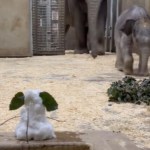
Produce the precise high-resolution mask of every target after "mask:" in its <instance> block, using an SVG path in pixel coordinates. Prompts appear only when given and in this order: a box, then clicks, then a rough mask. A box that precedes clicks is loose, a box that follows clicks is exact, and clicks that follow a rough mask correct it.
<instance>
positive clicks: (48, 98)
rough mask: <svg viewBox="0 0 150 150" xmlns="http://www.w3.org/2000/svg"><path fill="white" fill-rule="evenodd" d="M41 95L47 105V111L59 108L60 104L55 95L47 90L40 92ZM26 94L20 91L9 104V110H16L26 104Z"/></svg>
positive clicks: (43, 102)
mask: <svg viewBox="0 0 150 150" xmlns="http://www.w3.org/2000/svg"><path fill="white" fill-rule="evenodd" d="M39 96H40V97H41V99H42V104H43V105H44V106H45V107H46V110H47V111H53V110H56V109H57V108H58V104H57V102H56V100H55V99H54V97H53V96H52V95H50V94H49V93H47V92H40V93H39ZM24 99H25V96H24V94H23V93H22V92H18V93H17V94H15V96H14V97H13V98H12V100H11V103H10V105H9V110H16V109H18V108H20V107H21V106H23V105H24Z"/></svg>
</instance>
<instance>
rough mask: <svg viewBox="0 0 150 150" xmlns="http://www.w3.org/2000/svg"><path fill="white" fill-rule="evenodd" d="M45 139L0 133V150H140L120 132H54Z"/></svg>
mask: <svg viewBox="0 0 150 150" xmlns="http://www.w3.org/2000/svg"><path fill="white" fill-rule="evenodd" d="M56 135H57V138H56V139H52V140H46V141H29V142H26V141H18V140H16V139H15V136H14V134H13V133H0V150H140V149H139V148H138V147H136V146H135V144H134V143H133V142H132V141H130V140H129V139H128V138H127V137H126V136H125V135H123V134H121V133H114V132H106V131H90V132H85V133H74V132H56Z"/></svg>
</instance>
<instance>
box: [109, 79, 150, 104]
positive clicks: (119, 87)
mask: <svg viewBox="0 0 150 150" xmlns="http://www.w3.org/2000/svg"><path fill="white" fill-rule="evenodd" d="M107 94H108V97H109V101H113V102H131V103H136V104H141V103H145V104H147V105H150V79H144V80H143V81H137V80H136V79H135V78H133V77H128V76H126V77H124V78H123V79H122V80H119V81H117V82H113V83H112V84H111V86H110V88H108V90H107Z"/></svg>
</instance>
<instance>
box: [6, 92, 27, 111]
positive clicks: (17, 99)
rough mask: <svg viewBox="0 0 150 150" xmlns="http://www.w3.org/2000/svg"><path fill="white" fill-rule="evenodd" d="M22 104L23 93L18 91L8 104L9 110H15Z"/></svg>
mask: <svg viewBox="0 0 150 150" xmlns="http://www.w3.org/2000/svg"><path fill="white" fill-rule="evenodd" d="M22 105H24V94H23V93H22V92H18V93H17V94H16V95H15V96H14V97H13V99H12V100H11V103H10V105H9V110H16V109H18V108H20V107H21V106H22Z"/></svg>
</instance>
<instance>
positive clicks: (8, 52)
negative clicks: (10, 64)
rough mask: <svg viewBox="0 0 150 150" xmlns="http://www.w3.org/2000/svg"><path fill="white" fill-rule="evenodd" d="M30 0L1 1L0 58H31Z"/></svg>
mask: <svg viewBox="0 0 150 150" xmlns="http://www.w3.org/2000/svg"><path fill="white" fill-rule="evenodd" d="M30 7H31V6H30V0H0V57H5V56H7V57H9V56H10V57H14V56H19V57H20V56H31V55H32V44H31V43H32V40H31V20H30V17H31V15H30V10H31V9H30Z"/></svg>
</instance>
